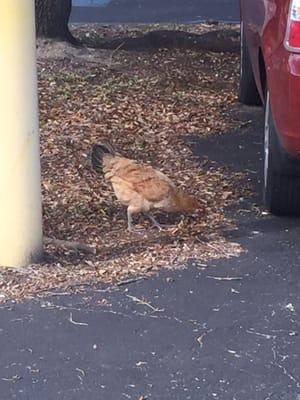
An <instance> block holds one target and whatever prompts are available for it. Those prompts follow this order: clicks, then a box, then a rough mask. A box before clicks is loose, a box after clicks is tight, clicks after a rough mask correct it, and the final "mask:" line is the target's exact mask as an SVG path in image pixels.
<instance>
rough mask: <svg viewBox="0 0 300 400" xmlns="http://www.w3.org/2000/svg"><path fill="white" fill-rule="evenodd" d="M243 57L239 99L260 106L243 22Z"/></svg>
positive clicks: (241, 101) (241, 46) (250, 104)
mask: <svg viewBox="0 0 300 400" xmlns="http://www.w3.org/2000/svg"><path fill="white" fill-rule="evenodd" d="M240 49H241V50H240V51H241V59H240V87H239V101H240V103H242V104H246V105H248V106H260V105H261V104H262V101H261V98H260V95H259V93H258V90H257V86H256V83H255V79H254V74H253V70H252V64H251V59H250V55H249V50H248V45H247V42H246V38H245V34H244V24H243V22H241V44H240Z"/></svg>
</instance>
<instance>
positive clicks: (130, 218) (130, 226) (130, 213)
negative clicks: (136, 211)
mask: <svg viewBox="0 0 300 400" xmlns="http://www.w3.org/2000/svg"><path fill="white" fill-rule="evenodd" d="M127 222H128V230H129V232H133V226H132V212H131V210H130V207H128V208H127Z"/></svg>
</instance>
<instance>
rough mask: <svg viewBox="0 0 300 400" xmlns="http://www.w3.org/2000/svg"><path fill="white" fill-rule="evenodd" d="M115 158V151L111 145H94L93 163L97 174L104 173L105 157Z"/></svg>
mask: <svg viewBox="0 0 300 400" xmlns="http://www.w3.org/2000/svg"><path fill="white" fill-rule="evenodd" d="M108 154H110V155H112V156H114V154H115V150H114V148H113V147H112V145H111V144H110V143H99V144H94V145H93V147H92V154H91V161H92V167H93V168H94V170H95V171H97V172H102V164H103V157H104V156H105V155H108Z"/></svg>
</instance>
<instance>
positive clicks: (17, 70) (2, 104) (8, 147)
mask: <svg viewBox="0 0 300 400" xmlns="http://www.w3.org/2000/svg"><path fill="white" fill-rule="evenodd" d="M34 11H35V10H34V0H21V1H16V0H1V1H0V266H3V267H5V266H7V267H17V266H25V265H28V264H30V263H32V262H35V261H38V260H39V259H40V258H41V256H42V241H43V236H42V207H41V182H40V157H39V128H38V101H37V73H36V44H35V19H34V15H35V14H34Z"/></svg>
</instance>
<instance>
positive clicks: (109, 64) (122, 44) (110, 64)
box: [107, 42, 125, 68]
mask: <svg viewBox="0 0 300 400" xmlns="http://www.w3.org/2000/svg"><path fill="white" fill-rule="evenodd" d="M124 44H125V42H122V43H121V44H119V46H117V47H116V48H115V49H114V50H113V51H112V52H111V54H110V57H109V62H108V63H107V66H108V68H111V66H112V62H113V56H114V55H115V53H116V52H117V51H118V50H120V48H121V47H123V46H124Z"/></svg>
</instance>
